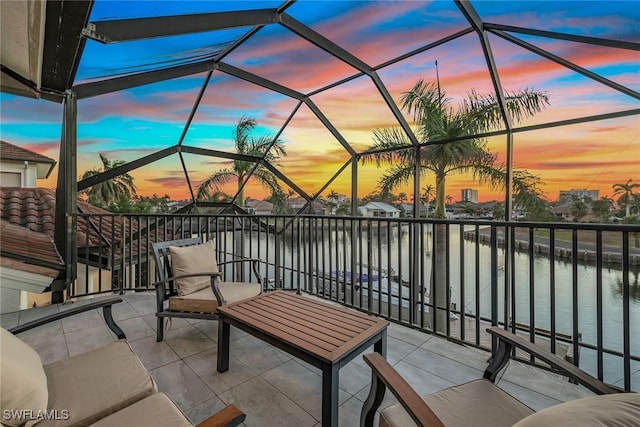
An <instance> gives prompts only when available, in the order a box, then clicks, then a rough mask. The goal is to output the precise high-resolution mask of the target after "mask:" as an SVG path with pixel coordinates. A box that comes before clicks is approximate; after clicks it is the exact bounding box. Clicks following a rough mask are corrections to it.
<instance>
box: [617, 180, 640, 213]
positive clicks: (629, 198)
mask: <svg viewBox="0 0 640 427" xmlns="http://www.w3.org/2000/svg"><path fill="white" fill-rule="evenodd" d="M631 181H632V180H631V179H629V180H628V181H627V182H625V183H624V184H613V195H614V196H618V195H620V197H618V204H619V205H624V206H625V207H626V209H625V215H624V216H625V217H627V216H629V215H631V205H632V204H633V203H634V202H637V200H636V199H637V194H636V193H635V192H634V190H635V189H636V188H640V184H639V183H637V182H634V183H633V184H632V183H631Z"/></svg>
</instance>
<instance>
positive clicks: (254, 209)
mask: <svg viewBox="0 0 640 427" xmlns="http://www.w3.org/2000/svg"><path fill="white" fill-rule="evenodd" d="M244 209H245V210H246V211H247V212H248V213H250V214H253V215H271V214H272V213H273V203H271V202H267V201H265V200H247V201H246V203H245V205H244Z"/></svg>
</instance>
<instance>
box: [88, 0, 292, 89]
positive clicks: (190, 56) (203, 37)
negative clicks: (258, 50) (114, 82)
mask: <svg viewBox="0 0 640 427" xmlns="http://www.w3.org/2000/svg"><path fill="white" fill-rule="evenodd" d="M278 4H279V2H275V1H259V2H245V1H242V2H230V1H225V2H218V1H207V2H205V1H193V2H190V1H187V2H181V1H180V2H178V1H163V2H153V3H152V2H147V1H126V2H125V1H108V0H98V1H96V2H95V3H94V6H93V9H92V11H91V16H90V18H89V21H90V22H94V23H99V22H100V21H107V20H122V19H140V18H151V17H163V16H173V15H190V14H201V13H215V12H231V11H240V10H250V9H265V8H275V7H277V6H278ZM249 29H250V27H246V28H242V27H240V28H229V29H222V30H216V31H207V32H200V33H192V34H180V35H173V36H167V37H161V38H149V39H140V40H131V41H126V42H118V43H108V44H103V43H100V42H97V41H95V40H91V39H90V40H87V44H86V46H85V49H84V53H83V55H82V59H81V61H80V66H79V67H78V73H77V75H76V84H78V83H83V82H86V81H90V80H95V79H102V78H107V77H113V76H120V75H127V74H132V73H139V72H145V71H152V70H158V69H164V68H169V67H174V66H179V65H186V64H191V63H194V62H200V61H205V60H210V59H213V58H214V57H215V56H216V55H218V54H220V53H222V52H223V51H224V50H225V49H227V48H228V47H229V46H231V45H232V44H233V43H234V42H236V41H237V40H238V39H239V38H240V37H242V35H244V34H245V33H246V32H247V31H249Z"/></svg>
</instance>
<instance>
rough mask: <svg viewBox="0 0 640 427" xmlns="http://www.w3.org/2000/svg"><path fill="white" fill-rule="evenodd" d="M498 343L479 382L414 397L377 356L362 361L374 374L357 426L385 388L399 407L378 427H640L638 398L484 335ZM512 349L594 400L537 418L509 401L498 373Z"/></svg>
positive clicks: (368, 420) (504, 335)
mask: <svg viewBox="0 0 640 427" xmlns="http://www.w3.org/2000/svg"><path fill="white" fill-rule="evenodd" d="M487 332H489V333H490V334H491V335H493V336H495V337H497V338H498V351H497V353H496V355H495V357H494V359H493V361H492V362H491V363H490V364H489V366H488V367H487V368H486V370H485V371H484V375H483V378H482V379H478V380H474V381H470V382H468V383H465V384H460V385H457V386H453V387H449V388H447V389H444V390H441V391H438V392H436V393H433V394H430V395H428V396H423V397H421V396H419V395H418V394H417V393H416V392H415V391H414V390H413V389H412V388H411V386H410V385H409V384H408V383H407V382H406V381H405V380H404V379H403V378H402V377H401V376H400V375H399V374H398V372H396V371H395V370H394V368H393V367H392V366H391V365H390V364H389V363H388V362H387V361H386V360H385V359H384V358H383V357H382V356H380V355H379V354H378V353H371V354H366V355H364V360H365V361H366V362H367V364H368V365H369V366H371V369H372V371H373V378H374V379H373V381H372V383H371V389H370V390H369V396H368V398H367V400H366V402H365V404H364V406H363V408H362V415H361V418H360V425H361V426H366V427H371V426H373V420H374V416H375V414H376V410H377V409H378V407H379V406H380V404H381V403H382V399H383V397H384V392H385V388H386V387H388V388H389V390H391V392H392V393H393V394H394V396H395V397H396V398H397V399H398V401H399V403H397V404H395V405H392V406H389V407H388V408H385V409H383V410H382V411H381V412H380V421H379V426H380V427H387V426H389V427H394V426H402V427H407V426H413V425H416V424H417V425H420V426H435V427H440V426H492V427H500V426H514V427H516V426H517V427H534V426H538V427H539V426H569V425H576V426H581V427H585V426H637V425H640V393H619V392H618V390H616V389H614V388H612V387H609V386H608V385H606V384H604V383H603V382H601V381H599V380H598V379H597V378H594V377H592V376H591V375H589V374H587V373H586V372H584V371H581V370H580V369H578V368H577V367H576V366H574V365H573V364H571V363H569V362H567V361H566V360H563V359H561V358H560V357H557V356H556V355H554V354H551V353H550V352H548V351H547V350H546V349H544V348H543V347H541V346H539V345H537V344H533V343H531V342H529V341H528V340H526V339H524V338H521V337H519V336H516V335H514V334H512V333H510V332H507V331H505V330H504V329H501V328H497V327H493V328H489V329H487ZM515 348H519V349H522V350H524V351H525V352H527V353H529V354H531V355H533V356H535V357H536V358H538V359H539V360H541V361H543V362H545V363H547V364H548V365H549V366H550V367H551V368H552V369H555V370H557V371H558V372H559V373H561V374H563V375H566V376H567V377H569V378H570V379H573V380H575V382H577V383H579V384H582V385H583V386H585V387H586V388H588V389H589V390H591V391H593V392H594V393H596V394H597V395H598V396H594V397H586V398H582V399H576V400H573V401H570V402H566V403H562V404H559V405H556V406H552V407H550V408H547V409H544V410H542V411H540V412H534V411H533V410H532V409H531V408H529V407H528V406H526V405H525V404H524V403H522V402H520V401H519V400H517V399H516V398H514V397H513V396H511V395H509V394H508V393H506V392H505V391H503V390H502V389H501V388H499V387H498V386H497V385H495V380H496V378H497V376H498V374H499V372H500V371H501V370H502V369H503V368H504V367H505V366H506V365H507V362H508V361H509V360H510V357H511V355H512V354H514V350H515Z"/></svg>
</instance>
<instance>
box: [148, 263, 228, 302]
mask: <svg viewBox="0 0 640 427" xmlns="http://www.w3.org/2000/svg"><path fill="white" fill-rule="evenodd" d="M201 276H208V277H210V278H211V289H212V290H213V295H214V296H215V297H216V299H217V300H218V305H224V298H223V297H222V293H221V292H220V289H219V288H218V281H217V280H216V279H218V278H219V277H220V276H222V273H221V272H219V271H213V272H208V273H193V274H183V275H181V276H173V277H168V278H166V279H164V280H159V281H157V282H154V283H152V284H151V286H153V287H155V288H156V297H157V303H158V312H161V311H163V310H162V301H164V299H165V294H166V287H165V285H166V284H167V283H168V282H170V281H173V280H177V279H186V278H189V277H201Z"/></svg>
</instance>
